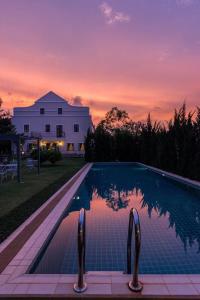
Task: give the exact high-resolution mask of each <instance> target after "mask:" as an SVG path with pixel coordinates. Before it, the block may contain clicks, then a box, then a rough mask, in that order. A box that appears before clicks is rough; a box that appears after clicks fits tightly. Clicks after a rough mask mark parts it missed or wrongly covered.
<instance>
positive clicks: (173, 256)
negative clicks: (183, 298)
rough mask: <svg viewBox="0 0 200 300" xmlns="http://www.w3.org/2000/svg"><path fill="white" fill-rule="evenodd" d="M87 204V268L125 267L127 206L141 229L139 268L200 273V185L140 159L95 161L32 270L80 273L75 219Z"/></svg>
mask: <svg viewBox="0 0 200 300" xmlns="http://www.w3.org/2000/svg"><path fill="white" fill-rule="evenodd" d="M82 207H84V208H85V209H86V270H87V271H126V244H127V233H128V221H129V212H130V209H131V208H132V207H135V208H137V210H138V212H139V216H140V223H141V231H142V246H141V257H140V273H143V274H192V273H193V274H194V273H197V274H198V273H200V194H199V191H198V189H194V188H190V187H188V186H187V185H184V184H181V183H178V182H177V181H175V180H171V179H167V178H166V177H164V176H162V175H160V174H157V173H155V172H153V171H150V170H149V169H147V168H144V167H140V166H139V165H137V164H123V163H122V164H121V163H116V164H94V165H93V167H92V168H91V169H90V171H89V173H88V174H87V176H86V178H85V179H84V181H83V183H82V184H81V186H80V188H79V189H78V191H77V193H76V194H75V196H74V199H73V201H72V203H71V205H70V207H68V208H67V210H66V212H65V215H64V217H63V218H62V221H61V223H60V224H59V226H58V228H57V230H56V232H55V233H54V235H53V236H52V239H51V240H50V242H49V243H48V245H47V246H46V247H45V249H44V250H43V252H42V254H41V255H40V257H39V258H38V259H37V261H36V263H35V265H34V266H33V268H32V270H31V272H32V273H40V274H44V273H47V274H55V273H56V274H61V273H64V274H66V273H68V274H70V273H77V220H78V214H79V210H80V209H81V208H82Z"/></svg>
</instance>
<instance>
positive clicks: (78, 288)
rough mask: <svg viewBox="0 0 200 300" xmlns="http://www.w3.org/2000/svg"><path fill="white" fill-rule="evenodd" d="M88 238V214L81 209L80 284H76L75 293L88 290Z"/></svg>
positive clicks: (79, 228)
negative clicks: (85, 275)
mask: <svg viewBox="0 0 200 300" xmlns="http://www.w3.org/2000/svg"><path fill="white" fill-rule="evenodd" d="M85 236H86V212H85V209H84V208H81V210H80V212H79V219H78V282H77V283H75V284H74V291H75V292H77V293H83V292H85V291H86V289H87V283H86V282H84V278H83V277H84V273H85V244H86V243H85V240H86V238H85Z"/></svg>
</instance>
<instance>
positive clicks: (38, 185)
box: [0, 158, 85, 242]
mask: <svg viewBox="0 0 200 300" xmlns="http://www.w3.org/2000/svg"><path fill="white" fill-rule="evenodd" d="M84 164H85V162H84V159H82V158H66V159H63V160H62V161H60V162H58V163H57V164H56V165H51V164H46V165H44V166H42V167H41V173H40V175H37V174H36V173H37V171H36V170H34V171H28V170H26V169H25V168H23V169H22V181H23V183H20V184H19V183H17V182H16V181H9V182H7V183H3V184H1V185H0V242H1V241H2V240H4V239H5V238H6V237H7V236H8V235H9V234H10V233H11V232H12V231H13V230H15V229H16V228H17V227H18V226H19V225H20V224H21V223H22V222H23V221H24V220H25V219H26V218H28V217H29V216H30V215H31V214H32V213H33V212H34V211H35V210H36V209H37V208H39V207H40V206H41V205H42V204H43V203H44V202H45V201H46V200H47V199H48V198H49V197H50V196H51V195H52V194H54V193H55V192H56V191H57V190H58V189H59V188H60V187H61V186H62V185H63V184H64V183H65V182H66V181H67V180H69V179H70V178H71V177H72V176H73V175H74V174H75V173H76V172H77V171H78V170H79V169H80V168H81V167H82V166H83V165H84Z"/></svg>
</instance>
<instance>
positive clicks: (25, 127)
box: [24, 124, 29, 132]
mask: <svg viewBox="0 0 200 300" xmlns="http://www.w3.org/2000/svg"><path fill="white" fill-rule="evenodd" d="M24 132H29V125H28V124H25V125H24Z"/></svg>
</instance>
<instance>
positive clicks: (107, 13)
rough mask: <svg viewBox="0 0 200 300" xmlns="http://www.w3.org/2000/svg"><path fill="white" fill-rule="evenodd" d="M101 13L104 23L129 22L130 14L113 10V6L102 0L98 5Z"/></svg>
mask: <svg viewBox="0 0 200 300" xmlns="http://www.w3.org/2000/svg"><path fill="white" fill-rule="evenodd" d="M99 8H100V10H101V13H102V14H103V16H104V18H105V21H106V24H108V25H112V24H114V23H128V22H130V19H131V18H130V16H129V15H127V14H125V13H123V12H120V11H119V12H117V11H114V10H113V8H112V7H111V6H110V5H109V4H108V3H106V2H103V3H102V4H101V5H100V6H99Z"/></svg>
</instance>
